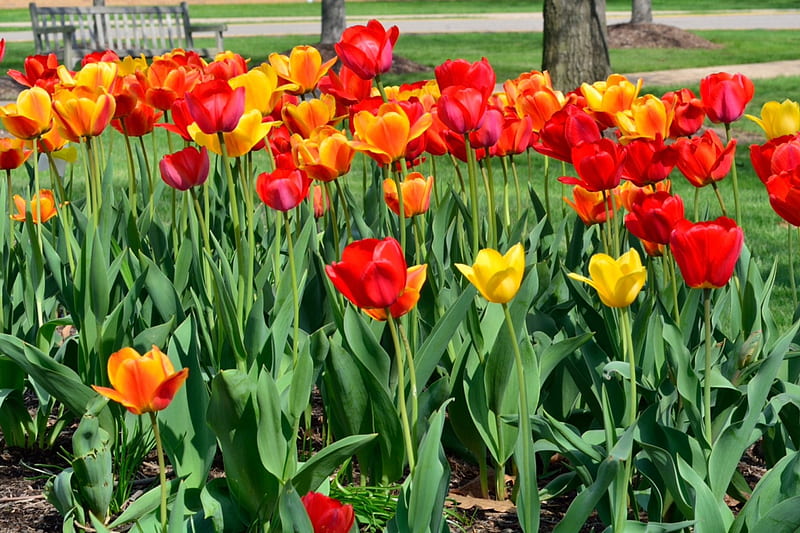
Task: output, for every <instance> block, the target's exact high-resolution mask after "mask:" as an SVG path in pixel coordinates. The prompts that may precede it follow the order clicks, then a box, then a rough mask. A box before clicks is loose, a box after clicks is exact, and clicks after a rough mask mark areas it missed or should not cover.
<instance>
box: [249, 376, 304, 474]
mask: <svg viewBox="0 0 800 533" xmlns="http://www.w3.org/2000/svg"><path fill="white" fill-rule="evenodd" d="M255 393H256V401H257V407H258V414H257V417H256V420H255V423H256V424H257V426H258V433H257V442H258V454H259V456H260V457H261V463H262V464H263V465H264V466H265V467H266V468H267V470H269V472H270V473H271V474H272V475H273V476H275V477H276V478H278V479H280V480H281V481H285V480H286V479H288V478H289V477H290V476H291V474H292V472H291V471H289V472H287V471H286V464H287V463H286V462H287V461H288V460H290V459H289V456H288V452H289V450H290V449H292V446H291V445H290V444H289V442H288V440H289V439H293V437H294V436H293V435H285V434H284V429H283V413H282V412H281V397H280V393H279V392H278V387H277V385H276V384H275V380H273V379H272V375H271V374H270V373H269V372H267V371H266V370H265V369H262V370H261V372H259V375H258V387H257V388H256V389H255ZM291 460H292V461H295V460H296V459H295V458H292V459H291ZM292 470H293V469H292Z"/></svg>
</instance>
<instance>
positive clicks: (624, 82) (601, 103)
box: [580, 74, 642, 126]
mask: <svg viewBox="0 0 800 533" xmlns="http://www.w3.org/2000/svg"><path fill="white" fill-rule="evenodd" d="M641 88H642V80H641V79H639V80H638V81H637V82H636V84H635V85H634V84H633V83H631V82H630V81H628V78H626V77H625V76H622V75H621V74H612V75H611V76H609V77H608V79H606V80H605V81H596V82H594V83H593V84H591V85H589V84H588V83H584V84H582V85H581V88H580V91H581V93H582V94H583V96H584V98H586V108H587V109H588V110H589V111H591V112H592V113H593V114H594V115H595V117H596V118H597V120H599V121H601V122H603V123H604V124H605V125H607V126H611V125H613V117H614V116H615V115H616V114H617V113H619V112H621V111H625V110H627V109H630V108H631V104H632V103H633V101H634V100H635V99H636V98H637V97H638V96H639V91H640V90H641Z"/></svg>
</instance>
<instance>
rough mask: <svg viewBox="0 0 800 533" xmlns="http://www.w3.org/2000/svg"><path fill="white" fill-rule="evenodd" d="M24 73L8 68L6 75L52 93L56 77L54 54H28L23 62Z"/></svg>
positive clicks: (56, 66)
mask: <svg viewBox="0 0 800 533" xmlns="http://www.w3.org/2000/svg"><path fill="white" fill-rule="evenodd" d="M24 67H25V74H23V73H22V72H20V71H19V70H9V71H8V75H9V76H10V77H11V78H12V79H13V80H14V81H16V82H17V83H19V84H21V85H24V86H26V87H41V88H43V89H44V90H46V91H47V92H48V93H50V94H53V91H54V90H55V87H56V84H58V83H59V81H60V80H59V78H58V58H56V55H55V54H48V55H35V56H28V57H26V58H25V62H24Z"/></svg>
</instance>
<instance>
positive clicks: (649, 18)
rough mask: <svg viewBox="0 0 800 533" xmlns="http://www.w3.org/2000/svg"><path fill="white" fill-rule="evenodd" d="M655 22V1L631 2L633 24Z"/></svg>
mask: <svg viewBox="0 0 800 533" xmlns="http://www.w3.org/2000/svg"><path fill="white" fill-rule="evenodd" d="M650 22H653V0H631V24H643V23H650Z"/></svg>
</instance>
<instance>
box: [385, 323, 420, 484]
mask: <svg viewBox="0 0 800 533" xmlns="http://www.w3.org/2000/svg"><path fill="white" fill-rule="evenodd" d="M386 322H387V323H388V324H389V331H390V332H391V333H392V341H394V355H395V364H396V365H397V395H398V403H399V404H400V405H399V408H400V421H401V422H402V424H403V439H404V441H405V445H406V455H407V456H408V468H409V470H410V471H411V474H413V473H414V467H415V466H416V461H415V460H414V443H413V441H412V440H411V425H410V424H409V421H408V410H407V409H406V372H405V357H404V355H403V348H402V346H401V345H400V339H399V337H398V334H397V327H396V326H395V323H394V318H393V317H392V313H391V311H390V310H389V308H388V307H387V308H386Z"/></svg>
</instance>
